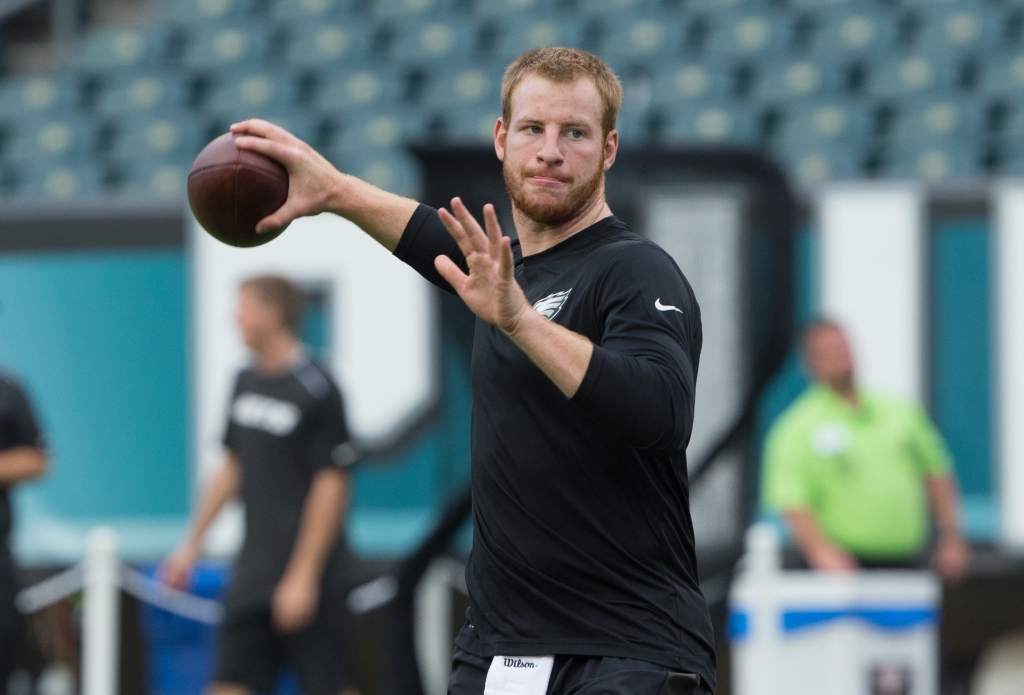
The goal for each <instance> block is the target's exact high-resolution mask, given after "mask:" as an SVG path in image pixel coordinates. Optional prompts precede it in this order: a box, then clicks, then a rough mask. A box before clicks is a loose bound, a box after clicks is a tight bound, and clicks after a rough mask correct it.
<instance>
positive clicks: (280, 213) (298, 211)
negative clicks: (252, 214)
mask: <svg viewBox="0 0 1024 695" xmlns="http://www.w3.org/2000/svg"><path fill="white" fill-rule="evenodd" d="M305 214H306V213H305V211H304V210H303V209H302V208H301V207H300V206H299V204H298V203H296V202H295V201H294V200H293V199H292V198H290V197H289V198H288V200H286V201H284V205H282V206H281V207H279V208H278V209H277V210H275V211H274V212H273V213H271V214H270V215H267V216H266V217H264V218H263V219H262V220H260V221H259V222H257V223H256V233H257V234H269V233H271V232H277V231H284V228H285V227H287V226H288V225H290V224H291V223H292V222H293V221H294V220H295V219H297V218H299V217H302V216H303V215H305Z"/></svg>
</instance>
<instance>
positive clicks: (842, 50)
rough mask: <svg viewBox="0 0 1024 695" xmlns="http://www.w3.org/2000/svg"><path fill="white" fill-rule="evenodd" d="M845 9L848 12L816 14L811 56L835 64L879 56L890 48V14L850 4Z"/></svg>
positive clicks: (892, 24)
mask: <svg viewBox="0 0 1024 695" xmlns="http://www.w3.org/2000/svg"><path fill="white" fill-rule="evenodd" d="M847 5H848V6H849V9H848V10H846V9H844V10H842V11H838V10H837V11H830V12H821V13H818V15H817V16H816V18H815V26H814V30H813V38H812V40H811V55H812V56H814V57H816V58H824V59H826V60H837V59H840V58H846V57H849V56H866V55H879V54H881V53H883V52H885V51H888V50H890V49H891V48H892V47H893V44H894V42H895V40H896V19H895V17H894V16H893V15H892V14H891V13H888V12H884V11H878V10H869V9H868V8H867V7H863V6H855V5H854V4H853V3H847ZM844 7H845V6H844Z"/></svg>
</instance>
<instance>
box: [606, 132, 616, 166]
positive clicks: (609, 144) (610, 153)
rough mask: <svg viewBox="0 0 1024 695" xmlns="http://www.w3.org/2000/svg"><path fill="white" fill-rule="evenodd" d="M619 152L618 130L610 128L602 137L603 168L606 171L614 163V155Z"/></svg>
mask: <svg viewBox="0 0 1024 695" xmlns="http://www.w3.org/2000/svg"><path fill="white" fill-rule="evenodd" d="M618 152H619V131H617V130H612V131H610V132H609V133H608V135H606V136H605V138H604V170H605V171H608V170H609V169H611V168H612V164H615V156H616V155H617V154H618Z"/></svg>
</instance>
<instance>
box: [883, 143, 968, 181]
mask: <svg viewBox="0 0 1024 695" xmlns="http://www.w3.org/2000/svg"><path fill="white" fill-rule="evenodd" d="M980 155H981V151H980V148H979V147H978V146H977V145H975V144H974V143H972V142H967V141H964V140H961V139H957V138H935V139H920V140H916V141H912V142H892V143H890V145H889V147H887V148H886V156H885V163H884V165H883V173H884V175H886V176H889V177H892V178H919V179H922V180H924V181H929V182H939V181H946V180H948V179H951V178H954V177H960V178H965V177H972V176H977V175H979V174H980V173H981V166H980V163H981V156H980Z"/></svg>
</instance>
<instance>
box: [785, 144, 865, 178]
mask: <svg viewBox="0 0 1024 695" xmlns="http://www.w3.org/2000/svg"><path fill="white" fill-rule="evenodd" d="M773 156H774V157H775V159H777V160H778V161H779V162H780V163H781V164H782V165H783V166H784V168H785V169H786V170H787V171H789V172H790V174H791V175H792V176H793V177H794V178H795V179H796V181H797V182H798V183H800V184H802V185H804V186H815V185H818V184H822V183H825V182H827V181H834V180H837V179H852V178H856V177H858V176H863V175H864V171H863V168H862V159H863V147H862V145H861V144H860V143H856V142H843V141H839V142H822V141H813V142H801V143H796V144H793V145H790V146H787V147H778V146H777V147H776V148H774V150H773Z"/></svg>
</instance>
